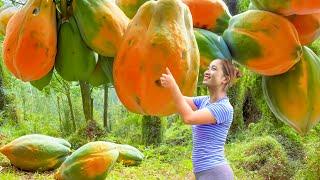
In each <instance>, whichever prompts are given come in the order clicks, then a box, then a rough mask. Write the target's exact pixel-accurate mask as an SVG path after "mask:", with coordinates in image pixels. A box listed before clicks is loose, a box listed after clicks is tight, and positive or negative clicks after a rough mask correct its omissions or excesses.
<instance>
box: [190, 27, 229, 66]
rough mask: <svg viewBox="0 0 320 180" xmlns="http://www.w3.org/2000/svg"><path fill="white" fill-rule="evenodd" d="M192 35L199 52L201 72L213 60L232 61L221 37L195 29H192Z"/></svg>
mask: <svg viewBox="0 0 320 180" xmlns="http://www.w3.org/2000/svg"><path fill="white" fill-rule="evenodd" d="M194 35H195V37H196V40H197V44H198V48H199V52H200V69H201V71H204V70H206V69H207V68H208V66H209V65H210V62H211V61H212V60H214V59H225V60H231V59H232V57H231V54H230V52H229V49H228V46H227V44H226V43H225V42H224V40H223V38H222V37H221V36H218V35H216V34H215V33H213V32H210V31H207V30H204V29H197V28H194Z"/></svg>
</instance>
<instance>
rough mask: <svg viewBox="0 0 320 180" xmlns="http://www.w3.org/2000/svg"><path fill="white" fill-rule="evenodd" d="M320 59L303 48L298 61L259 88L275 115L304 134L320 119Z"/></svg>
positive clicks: (263, 80) (265, 79)
mask: <svg viewBox="0 0 320 180" xmlns="http://www.w3.org/2000/svg"><path fill="white" fill-rule="evenodd" d="M319 69H320V58H319V57H318V56H317V55H316V54H315V53H314V52H313V51H312V50H311V49H309V48H308V47H306V46H304V47H303V56H302V58H301V60H300V61H299V62H298V63H297V64H296V65H294V67H293V68H291V69H290V70H289V71H288V72H286V73H284V74H281V75H278V76H268V77H263V79H262V87H263V88H262V89H263V93H264V96H265V99H266V101H267V104H268V106H269V107H270V109H271V111H272V112H273V113H274V115H275V116H276V117H277V118H278V119H280V120H282V121H283V122H285V123H286V124H288V125H289V126H291V127H293V128H294V129H295V130H296V131H297V132H298V133H300V134H302V135H303V134H306V133H307V132H308V131H309V130H310V129H311V128H312V127H313V126H315V125H316V124H317V123H318V122H319V120H320V71H319Z"/></svg>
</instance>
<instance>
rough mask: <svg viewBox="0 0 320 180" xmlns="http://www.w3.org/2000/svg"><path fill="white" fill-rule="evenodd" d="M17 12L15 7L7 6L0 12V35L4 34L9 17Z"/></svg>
mask: <svg viewBox="0 0 320 180" xmlns="http://www.w3.org/2000/svg"><path fill="white" fill-rule="evenodd" d="M17 12H18V8H16V7H8V8H5V9H3V10H2V11H1V12H0V35H5V34H6V27H7V24H8V22H9V20H10V18H11V17H12V16H13V15H14V14H16V13H17Z"/></svg>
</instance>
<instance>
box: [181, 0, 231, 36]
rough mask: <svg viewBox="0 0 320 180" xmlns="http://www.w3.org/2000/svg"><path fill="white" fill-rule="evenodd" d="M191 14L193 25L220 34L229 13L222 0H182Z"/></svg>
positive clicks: (228, 17)
mask: <svg viewBox="0 0 320 180" xmlns="http://www.w3.org/2000/svg"><path fill="white" fill-rule="evenodd" d="M183 2H184V3H185V4H186V5H187V6H188V7H189V9H190V11H191V14H192V21H193V26H194V27H197V28H202V29H207V30H210V31H212V32H214V33H218V34H222V33H223V31H224V30H225V29H226V28H228V23H229V19H230V17H231V14H230V12H229V9H228V6H227V5H226V4H225V3H224V1H222V0H183Z"/></svg>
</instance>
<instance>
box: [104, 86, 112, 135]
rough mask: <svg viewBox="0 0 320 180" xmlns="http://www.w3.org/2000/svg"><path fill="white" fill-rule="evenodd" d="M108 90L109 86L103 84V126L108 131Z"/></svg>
mask: <svg viewBox="0 0 320 180" xmlns="http://www.w3.org/2000/svg"><path fill="white" fill-rule="evenodd" d="M108 92H109V86H108V85H107V84H105V85H104V108H103V127H104V128H105V129H106V130H107V132H110V131H111V129H110V122H109V121H108Z"/></svg>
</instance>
